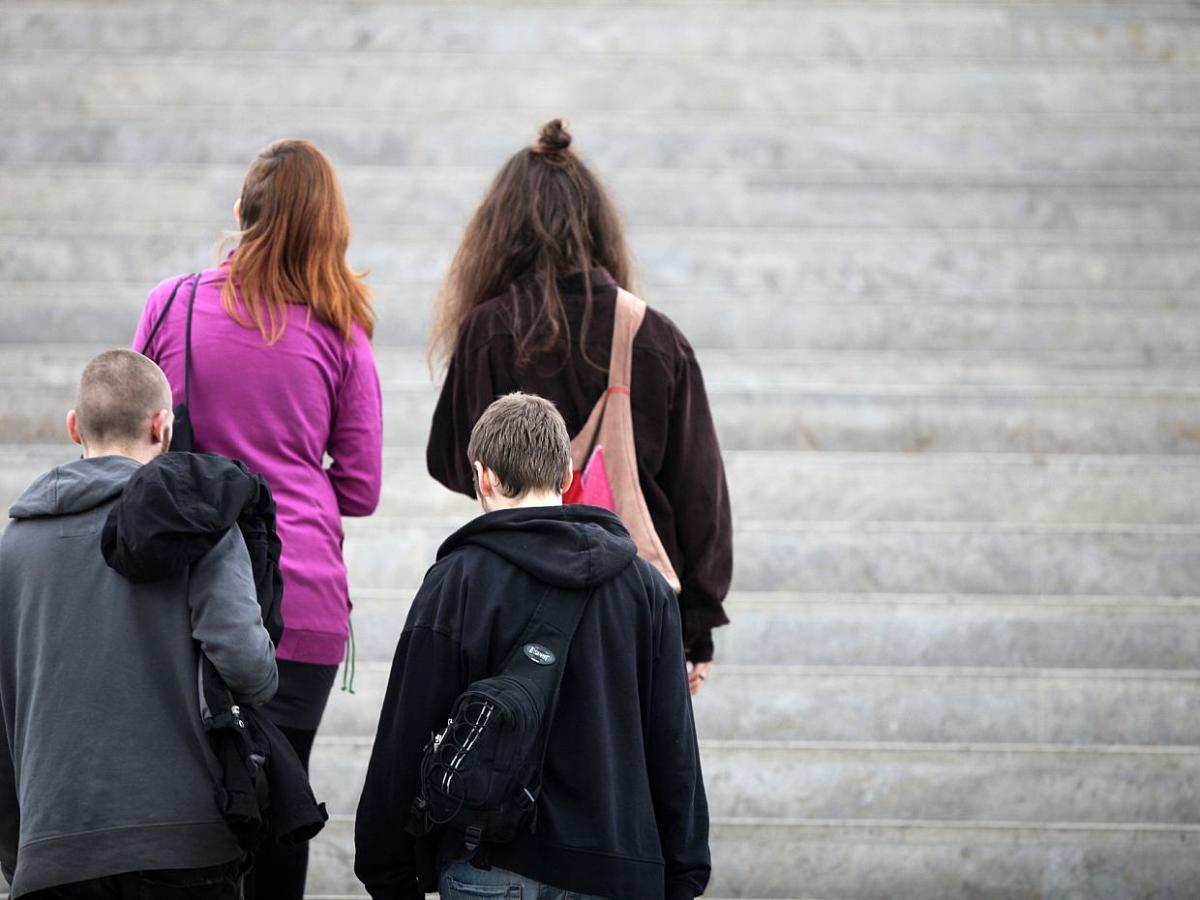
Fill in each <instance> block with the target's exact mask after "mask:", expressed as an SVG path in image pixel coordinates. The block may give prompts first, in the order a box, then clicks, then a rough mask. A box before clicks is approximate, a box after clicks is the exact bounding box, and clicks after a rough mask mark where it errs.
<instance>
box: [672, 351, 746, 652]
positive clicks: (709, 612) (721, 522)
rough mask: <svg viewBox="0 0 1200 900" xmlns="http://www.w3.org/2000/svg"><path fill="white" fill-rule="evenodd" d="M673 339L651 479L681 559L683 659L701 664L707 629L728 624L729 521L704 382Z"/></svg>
mask: <svg viewBox="0 0 1200 900" xmlns="http://www.w3.org/2000/svg"><path fill="white" fill-rule="evenodd" d="M680 340H681V343H682V347H681V356H680V360H679V363H678V365H677V367H676V378H675V389H674V392H673V396H672V398H671V410H670V420H669V422H668V425H667V445H666V450H665V452H664V454H663V466H662V469H661V470H660V473H659V476H658V478H657V479H656V480H657V481H658V483H659V484H660V485H661V486H662V489H663V491H664V492H665V493H666V495H667V497H668V499H669V500H670V502H671V509H672V510H673V511H674V513H675V522H676V526H675V527H676V538H677V540H678V542H679V548H680V553H681V555H682V557H683V565H682V571H681V572H680V573H679V577H680V581H681V583H682V588H683V589H682V591H681V592H680V594H679V606H680V608H681V609H682V611H683V641H684V646H685V647H686V648H687V658H688V659H689V660H691V661H692V662H708V661H709V660H711V659H712V658H713V641H712V630H713V628H716V627H717V626H720V625H725V624H727V623H728V622H729V619H728V617H727V616H726V615H725V611H724V609H723V608H722V604H723V603H724V601H725V595H726V594H728V593H729V584H730V581H731V579H732V577H733V520H732V515H731V513H730V509H729V488H728V487H727V485H726V483H725V463H724V461H723V460H722V459H721V446H720V443H719V441H718V440H717V429H716V426H715V425H714V424H713V418H712V412H711V410H710V409H709V405H708V394H707V393H706V391H705V389H704V377H703V375H701V373H700V366H699V364H698V363H697V362H696V357H695V354H694V353H693V351H692V348H691V346H689V345H688V343H687V341H686V340H683V338H682V336H681V337H680Z"/></svg>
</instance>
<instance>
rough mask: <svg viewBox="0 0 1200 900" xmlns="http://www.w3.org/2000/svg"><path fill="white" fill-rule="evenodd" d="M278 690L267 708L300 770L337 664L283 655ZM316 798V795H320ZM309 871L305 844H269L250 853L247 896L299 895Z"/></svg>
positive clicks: (288, 898)
mask: <svg viewBox="0 0 1200 900" xmlns="http://www.w3.org/2000/svg"><path fill="white" fill-rule="evenodd" d="M278 664H279V690H278V692H277V693H276V695H275V697H274V698H273V699H272V700H271V701H270V702H269V703H268V704H267V706H266V709H265V711H266V713H267V715H268V716H270V717H271V721H273V722H274V723H275V724H276V725H278V726H279V730H280V731H282V732H283V734H284V737H286V738H287V739H288V740H289V741H290V742H291V744H292V746H293V747H294V748H295V749H296V756H298V757H299V758H300V762H301V764H302V765H303V766H304V771H305V772H307V771H308V758H309V756H311V755H312V746H313V738H315V737H316V736H317V726H318V725H319V724H320V723H321V716H322V715H323V714H324V712H325V703H326V701H327V700H328V699H329V692H330V690H331V689H332V688H333V682H334V679H335V678H336V676H337V668H338V667H337V666H316V665H309V664H307V663H298V662H292V661H291V660H286V659H281V660H279V661H278ZM318 799H320V798H318ZM307 876H308V843H307V842H305V843H303V844H300V845H298V846H296V847H281V846H279V845H278V844H269V845H267V846H264V847H262V848H260V849H259V850H258V852H256V853H255V854H254V868H252V869H251V870H250V873H249V874H248V875H247V876H246V898H247V900H303V897H304V882H305V880H306V878H307Z"/></svg>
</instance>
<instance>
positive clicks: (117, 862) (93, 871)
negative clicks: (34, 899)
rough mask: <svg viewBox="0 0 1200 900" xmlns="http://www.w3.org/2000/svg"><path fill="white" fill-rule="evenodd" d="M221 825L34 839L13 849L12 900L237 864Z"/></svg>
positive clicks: (151, 827)
mask: <svg viewBox="0 0 1200 900" xmlns="http://www.w3.org/2000/svg"><path fill="white" fill-rule="evenodd" d="M240 857H241V852H240V850H239V849H238V846H237V842H236V841H235V840H234V837H233V833H232V832H231V831H230V830H229V828H228V827H227V826H226V824H225V822H224V820H222V819H215V820H212V821H206V822H184V823H177V824H168V825H133V826H121V827H113V828H107V829H99V830H92V831H83V832H77V833H75V834H68V835H58V836H52V837H44V838H39V839H37V840H35V841H32V842H29V843H26V844H22V845H21V846H20V847H19V848H18V849H17V869H16V871H15V872H14V873H13V881H12V888H11V897H12V900H16V898H18V897H21V896H22V895H24V894H28V893H32V892H33V891H40V890H42V889H44V888H49V887H55V886H56V885H61V884H70V883H71V882H75V881H84V880H87V879H90V878H104V877H107V876H109V875H120V874H121V873H123V872H140V871H145V870H151V869H199V868H204V867H206V866H218V865H221V864H222V863H227V862H232V861H233V860H236V859H239V858H240Z"/></svg>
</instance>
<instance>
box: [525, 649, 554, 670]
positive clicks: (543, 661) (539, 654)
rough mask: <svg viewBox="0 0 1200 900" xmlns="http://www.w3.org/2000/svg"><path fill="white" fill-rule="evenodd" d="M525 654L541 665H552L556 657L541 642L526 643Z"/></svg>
mask: <svg viewBox="0 0 1200 900" xmlns="http://www.w3.org/2000/svg"><path fill="white" fill-rule="evenodd" d="M525 655H526V656H528V657H529V658H530V659H532V660H533V661H534V662H535V663H537V664H538V665H539V666H552V665H554V660H555V659H556V657H555V655H554V654H553V653H551V652H550V651H549V650H547V649H546V648H545V647H543V646H542V645H541V644H526V645H525Z"/></svg>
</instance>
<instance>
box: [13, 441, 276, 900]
mask: <svg viewBox="0 0 1200 900" xmlns="http://www.w3.org/2000/svg"><path fill="white" fill-rule="evenodd" d="M138 465H139V464H138V463H137V462H136V461H134V460H131V459H126V458H124V457H117V456H107V457H101V458H97V459H81V460H77V461H75V462H72V463H68V464H67V465H64V466H59V467H58V468H56V469H53V470H51V471H50V472H48V473H46V474H45V475H43V476H41V477H40V478H39V479H37V481H35V482H34V483H33V484H32V485H31V486H30V487H29V489H28V490H27V491H26V492H25V494H24V495H23V496H22V497H21V499H20V500H18V501H17V503H16V504H15V505H14V506H13V507H12V509H10V510H9V515H10V516H11V517H12V518H13V520H14V521H13V522H11V523H10V524H9V525H8V527H7V528H6V529H5V530H4V533H3V535H2V536H0V869H2V870H3V874H4V877H5V879H6V880H8V881H9V882H10V883H11V885H12V896H13V897H14V898H15V897H19V896H21V895H22V894H27V893H29V892H31V891H36V890H39V889H41V888H46V887H51V886H54V885H60V884H66V883H69V882H73V881H82V880H84V879H89V878H99V877H103V876H106V875H115V874H118V873H120V872H133V871H142V870H150V869H181V868H198V867H201V866H212V865H218V864H220V863H224V862H228V861H230V860H232V859H235V858H236V857H237V856H238V855H239V852H238V847H237V844H236V843H235V841H234V839H233V835H232V833H231V832H230V831H229V829H228V828H227V827H226V825H225V823H224V821H223V820H222V818H221V814H220V811H219V810H218V808H217V800H216V780H215V779H216V775H217V765H216V760H215V758H214V757H213V755H212V752H211V751H210V750H209V744H208V740H207V739H206V737H205V735H204V728H203V725H202V723H201V719H200V704H199V692H198V690H199V689H198V682H197V672H198V662H199V657H198V649H197V643H198V644H199V647H201V648H203V652H204V654H205V655H207V656H208V657H209V658H210V659H211V660H212V661H213V664H214V665H215V666H216V668H217V670H218V671H219V672H220V673H221V675H222V677H224V679H225V681H226V683H227V684H228V685H229V686H230V688H231V689H232V690H233V692H234V694H235V696H237V697H239V699H241V700H242V701H243V702H246V703H261V702H264V701H266V700H267V699H269V698H270V697H271V695H272V694H274V692H275V686H276V682H277V674H276V669H275V656H274V652H273V650H272V648H271V642H270V638H269V637H268V636H267V632H266V630H265V629H264V628H263V626H262V622H261V618H260V612H259V606H258V603H257V601H256V599H255V591H254V581H253V573H252V571H251V567H250V557H249V554H248V553H247V551H246V544H245V542H244V541H243V540H242V535H241V532H239V531H238V529H236V528H233V529H230V531H229V533H228V534H227V535H226V536H225V537H224V538H223V539H222V540H221V542H220V543H218V544H217V545H216V546H215V547H214V548H213V549H212V550H211V551H209V553H208V554H207V555H205V556H204V557H203V558H202V559H201V560H200V561H199V562H197V563H196V564H195V565H193V566H192V568H191V571H190V572H186V573H181V574H180V575H178V576H175V577H172V578H168V579H165V580H163V581H159V582H155V583H153V584H133V583H132V582H130V581H126V580H125V579H124V578H122V577H121V576H120V575H118V574H117V573H116V572H114V571H113V570H111V569H109V568H108V566H107V565H106V564H105V562H104V558H103V557H102V556H101V554H100V532H101V529H102V527H103V525H104V520H105V517H106V516H107V515H108V511H109V510H110V509H111V508H112V505H113V503H114V502H115V500H116V499H117V496H118V495H119V494H120V492H121V490H122V489H123V488H124V486H125V483H126V481H127V480H128V479H129V477H130V476H131V475H132V474H133V473H134V472H135V471H137V468H138Z"/></svg>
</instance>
